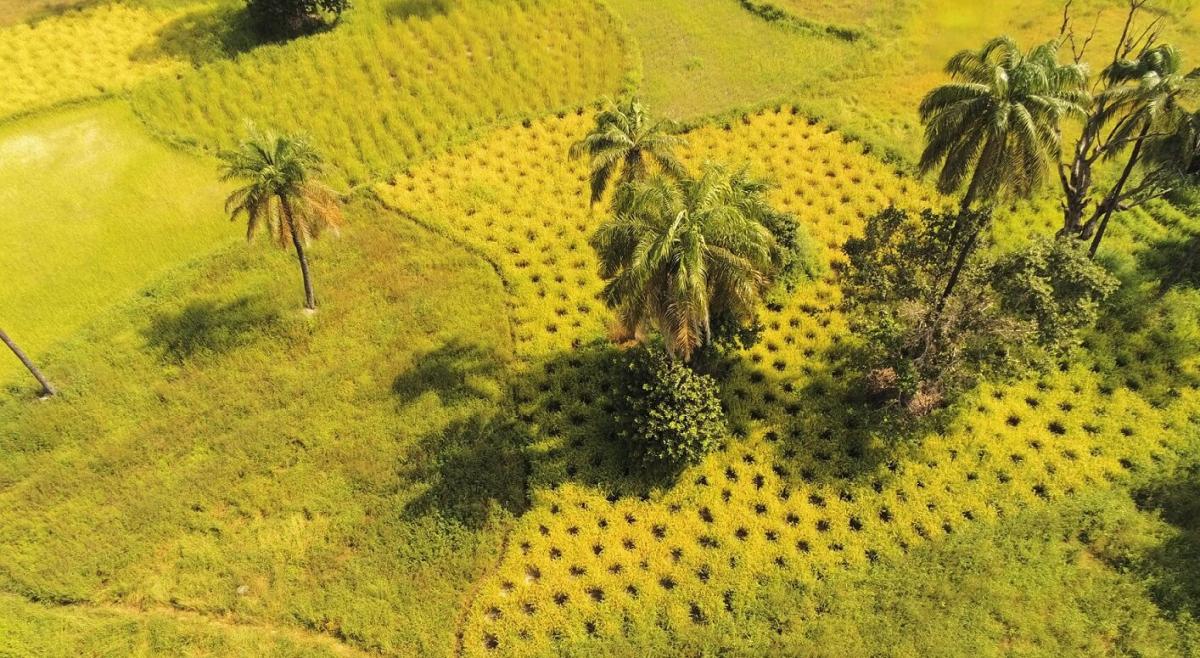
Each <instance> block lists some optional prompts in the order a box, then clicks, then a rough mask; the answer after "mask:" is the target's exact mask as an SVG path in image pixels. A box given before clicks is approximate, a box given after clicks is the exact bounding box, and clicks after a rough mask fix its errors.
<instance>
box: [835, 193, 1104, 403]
mask: <svg viewBox="0 0 1200 658" xmlns="http://www.w3.org/2000/svg"><path fill="white" fill-rule="evenodd" d="M988 222H990V219H989V218H988V215H987V214H986V213H977V212H969V211H968V212H957V213H940V212H935V211H933V210H925V211H923V212H922V213H921V214H920V215H919V216H914V215H912V214H910V213H909V212H907V211H904V210H900V209H898V208H895V207H890V208H887V209H885V210H883V211H882V212H880V213H877V214H876V215H874V216H872V217H871V218H869V219H868V220H867V226H866V229H865V233H864V235H863V237H861V238H854V239H851V240H849V241H848V242H847V243H846V253H847V255H848V256H849V266H848V268H847V270H846V275H847V276H846V277H845V278H846V287H847V293H848V299H847V305H848V307H849V308H850V310H851V315H852V324H853V325H854V326H855V328H856V329H857V330H858V331H859V332H860V333H861V334H862V335H863V336H864V338H865V339H866V340H865V342H864V344H863V346H862V357H863V360H864V365H865V367H866V370H867V387H868V389H869V391H870V392H871V393H872V394H875V395H880V396H883V397H885V398H895V399H898V400H899V401H900V402H901V403H902V404H904V405H905V406H906V407H907V408H908V410H909V411H910V412H912V413H914V414H916V415H923V414H925V413H928V412H930V411H932V410H933V409H934V408H936V407H937V406H939V405H940V404H941V403H942V402H943V401H944V400H945V399H947V398H948V397H951V396H953V395H954V394H955V393H957V392H959V391H961V390H962V389H964V388H967V387H969V386H971V385H972V384H973V383H974V382H976V381H977V379H978V377H979V376H980V375H982V374H987V373H995V374H1005V373H1011V372H1015V371H1016V370H1018V369H1019V368H1021V367H1027V366H1031V365H1036V364H1038V363H1039V362H1041V361H1042V358H1043V357H1044V356H1046V355H1047V354H1049V353H1053V352H1058V351H1061V350H1064V349H1066V348H1068V347H1069V346H1070V344H1071V343H1072V342H1073V341H1074V340H1075V338H1076V336H1077V333H1078V331H1079V330H1080V329H1083V328H1084V327H1086V326H1088V325H1090V324H1092V323H1093V322H1095V320H1096V317H1097V316H1098V313H1099V304H1100V302H1101V301H1103V300H1104V299H1105V298H1106V297H1107V296H1108V295H1109V294H1111V293H1112V292H1113V291H1114V290H1115V289H1116V285H1117V284H1116V280H1115V279H1114V278H1113V277H1112V276H1111V275H1110V274H1108V272H1107V271H1105V270H1104V268H1103V267H1101V266H1100V265H1098V264H1096V263H1094V262H1093V261H1092V260H1091V259H1089V258H1088V257H1087V255H1086V254H1085V253H1084V252H1083V251H1082V250H1081V249H1080V248H1079V247H1078V245H1075V244H1072V243H1071V242H1069V241H1057V240H1056V241H1045V240H1041V241H1034V242H1033V243H1031V244H1030V245H1028V246H1027V247H1024V248H1022V249H1020V250H1018V251H1016V252H1014V253H1011V254H1008V255H1004V256H1001V257H999V258H997V257H993V256H991V255H989V254H988V253H987V251H986V250H982V249H979V248H974V249H972V247H971V245H972V244H973V242H974V241H975V239H976V238H975V237H974V236H976V235H978V234H979V233H980V232H981V231H983V230H985V228H986V226H987V224H988ZM954 254H960V255H962V266H961V270H960V269H958V265H957V264H956V263H955V262H954V261H955V260H957V259H956V258H951V256H952V255H954ZM954 277H957V284H956V285H949V284H948V283H947V282H948V281H949V280H951V279H952V278H954Z"/></svg>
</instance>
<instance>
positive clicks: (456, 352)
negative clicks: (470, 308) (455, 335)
mask: <svg viewBox="0 0 1200 658" xmlns="http://www.w3.org/2000/svg"><path fill="white" fill-rule="evenodd" d="M504 375H505V373H504V369H503V365H502V361H501V357H500V355H498V354H496V352H495V351H494V350H491V349H489V348H485V347H481V346H479V345H471V344H467V343H464V342H462V341H461V340H458V339H453V340H451V341H449V342H447V343H446V344H445V345H443V346H441V347H439V348H438V349H436V350H433V351H431V352H426V353H425V354H423V355H421V356H420V357H418V358H417V359H416V365H415V366H414V367H413V368H411V369H409V370H407V371H405V372H402V373H400V374H399V375H397V376H396V379H395V380H393V381H392V392H393V393H395V394H396V396H397V397H398V398H399V399H400V402H401V403H403V404H408V403H411V402H412V401H414V400H416V399H417V398H419V397H421V396H422V395H423V394H425V393H427V392H430V391H433V392H435V393H437V395H438V397H439V398H441V400H442V402H443V403H444V404H448V405H449V404H456V403H458V402H462V401H463V400H465V399H467V398H491V399H498V397H499V396H501V395H503V394H504V390H503V382H502V381H501V380H502V379H503V377H504Z"/></svg>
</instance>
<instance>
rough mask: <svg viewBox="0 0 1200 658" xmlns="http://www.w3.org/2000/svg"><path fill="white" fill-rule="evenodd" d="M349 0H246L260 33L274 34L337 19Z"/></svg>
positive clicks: (286, 34)
mask: <svg viewBox="0 0 1200 658" xmlns="http://www.w3.org/2000/svg"><path fill="white" fill-rule="evenodd" d="M350 6H351V3H350V0H246V11H247V13H249V14H250V19H251V20H252V21H253V22H254V25H255V26H256V28H257V29H258V31H259V33H260V34H263V35H264V36H267V37H271V38H282V37H292V36H297V35H300V34H304V33H306V32H311V31H313V30H315V29H317V28H319V27H321V26H322V25H325V24H326V22H327V21H328V20H335V21H336V20H337V19H338V18H340V17H341V15H342V12H344V11H346V10H347V9H349V8H350Z"/></svg>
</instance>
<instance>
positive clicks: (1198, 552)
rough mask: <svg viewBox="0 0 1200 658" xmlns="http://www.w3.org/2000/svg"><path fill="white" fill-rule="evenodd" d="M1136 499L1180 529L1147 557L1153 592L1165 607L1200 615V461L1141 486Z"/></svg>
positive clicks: (1194, 616)
mask: <svg viewBox="0 0 1200 658" xmlns="http://www.w3.org/2000/svg"><path fill="white" fill-rule="evenodd" d="M1134 501H1135V502H1136V503H1137V505H1138V508H1139V509H1141V510H1143V511H1154V512H1157V513H1158V514H1159V516H1160V518H1162V520H1163V521H1166V522H1167V523H1168V524H1170V525H1171V526H1173V528H1174V530H1175V531H1176V532H1175V533H1174V534H1173V535H1172V536H1169V537H1168V538H1167V539H1166V540H1165V541H1163V542H1162V543H1161V544H1159V545H1158V546H1157V547H1155V548H1154V549H1151V550H1150V551H1149V552H1148V553H1147V554H1146V555H1145V557H1144V560H1143V569H1144V570H1145V571H1146V572H1147V573H1148V575H1150V576H1152V578H1151V588H1150V590H1151V594H1152V595H1153V596H1154V598H1155V600H1156V602H1157V603H1158V604H1159V606H1160V607H1162V608H1163V609H1164V610H1167V611H1169V612H1171V613H1173V614H1176V615H1178V614H1180V613H1187V614H1188V615H1190V616H1191V617H1192V618H1193V619H1197V618H1200V568H1198V565H1200V464H1192V465H1191V466H1190V467H1189V468H1185V469H1183V470H1182V476H1181V477H1179V478H1178V479H1175V480H1173V481H1170V482H1165V483H1158V484H1154V485H1151V486H1148V487H1144V488H1142V489H1139V490H1137V491H1136V492H1134Z"/></svg>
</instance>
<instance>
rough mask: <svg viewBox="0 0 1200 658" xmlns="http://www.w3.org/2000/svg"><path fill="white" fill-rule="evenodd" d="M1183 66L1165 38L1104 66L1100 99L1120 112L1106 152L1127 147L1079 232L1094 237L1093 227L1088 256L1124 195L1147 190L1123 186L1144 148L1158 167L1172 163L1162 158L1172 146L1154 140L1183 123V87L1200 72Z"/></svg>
mask: <svg viewBox="0 0 1200 658" xmlns="http://www.w3.org/2000/svg"><path fill="white" fill-rule="evenodd" d="M1181 69H1182V57H1181V56H1180V53H1179V50H1178V49H1176V48H1175V47H1174V46H1171V45H1166V44H1164V45H1160V46H1156V47H1153V48H1147V49H1145V50H1143V51H1142V52H1141V53H1139V54H1138V55H1137V57H1135V58H1133V59H1119V60H1117V61H1115V62H1114V63H1113V64H1112V65H1111V66H1109V67H1108V68H1107V69H1105V71H1104V81H1105V83H1106V88H1105V91H1104V92H1103V93H1102V94H1101V95H1100V96H1099V97H1098V100H1103V101H1104V105H1105V106H1106V107H1108V108H1111V111H1112V113H1113V114H1119V115H1120V119H1118V120H1117V121H1115V123H1114V124H1113V126H1112V128H1111V130H1110V133H1109V137H1108V140H1107V143H1108V144H1110V145H1111V147H1110V148H1109V149H1108V150H1107V151H1106V152H1105V153H1104V155H1105V157H1106V158H1109V159H1111V158H1115V157H1116V156H1117V155H1118V154H1119V153H1121V152H1122V151H1124V150H1125V147H1126V146H1129V147H1130V151H1129V155H1128V159H1127V160H1126V162H1125V166H1124V168H1123V169H1122V170H1121V175H1120V177H1119V178H1118V179H1117V182H1116V184H1114V185H1113V187H1112V189H1110V190H1109V191H1108V194H1106V195H1105V196H1104V199H1103V200H1102V201H1101V202H1100V203H1099V205H1098V206H1097V208H1096V212H1095V214H1094V215H1093V216H1092V218H1091V219H1090V220H1089V221H1088V222H1087V224H1085V225H1084V227H1083V229H1082V231H1081V237H1083V238H1088V237H1092V235H1093V231H1094V232H1095V234H1094V237H1093V239H1092V244H1091V247H1090V249H1089V250H1088V253H1089V254H1091V255H1092V256H1095V255H1096V250H1097V249H1099V248H1100V241H1101V240H1102V239H1103V238H1104V233H1105V230H1106V229H1107V228H1108V221H1109V219H1110V218H1111V217H1112V215H1113V213H1114V212H1115V211H1116V210H1118V209H1119V208H1120V207H1121V205H1122V204H1123V203H1124V202H1125V201H1127V200H1129V199H1130V198H1133V197H1137V196H1138V195H1139V194H1143V193H1144V192H1146V191H1147V190H1146V189H1143V186H1135V187H1134V188H1132V189H1130V190H1126V185H1127V184H1128V182H1129V179H1130V176H1131V175H1132V174H1133V171H1134V169H1135V168H1136V167H1137V166H1138V165H1139V164H1141V162H1142V159H1143V155H1145V149H1146V148H1147V147H1148V146H1149V147H1152V148H1151V150H1152V151H1153V154H1154V156H1155V157H1154V158H1152V160H1154V161H1155V164H1157V165H1158V166H1159V167H1164V168H1166V169H1171V168H1174V167H1175V164H1174V163H1170V162H1167V161H1165V160H1164V158H1165V157H1166V156H1167V155H1168V154H1169V153H1170V151H1169V150H1167V149H1165V148H1154V146H1155V142H1161V141H1167V140H1171V139H1172V138H1174V137H1176V135H1177V133H1178V132H1179V131H1180V129H1181V126H1186V125H1187V122H1188V119H1189V115H1188V113H1187V110H1186V109H1185V108H1184V107H1183V104H1182V102H1181V101H1182V99H1183V97H1184V96H1185V95H1186V94H1187V93H1189V92H1191V91H1194V81H1195V79H1196V78H1197V77H1200V72H1197V71H1193V72H1192V73H1191V74H1189V75H1186V76H1185V75H1183V74H1182V73H1180V71H1181ZM1157 182H1158V181H1156V180H1155V177H1154V175H1153V173H1152V172H1151V175H1150V176H1148V177H1147V178H1146V180H1145V183H1147V184H1148V185H1151V186H1152V185H1154V184H1156V183H1157Z"/></svg>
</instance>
